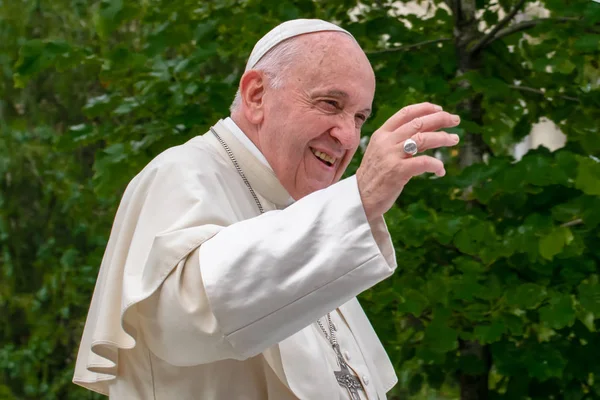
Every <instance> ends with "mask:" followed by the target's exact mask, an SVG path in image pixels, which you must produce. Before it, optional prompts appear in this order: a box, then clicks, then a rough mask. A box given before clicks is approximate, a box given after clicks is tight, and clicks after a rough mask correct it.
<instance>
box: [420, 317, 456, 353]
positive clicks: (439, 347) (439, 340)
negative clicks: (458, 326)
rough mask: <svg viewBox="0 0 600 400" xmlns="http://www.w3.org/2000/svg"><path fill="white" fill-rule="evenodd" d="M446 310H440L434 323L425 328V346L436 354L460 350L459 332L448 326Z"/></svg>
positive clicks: (433, 320)
mask: <svg viewBox="0 0 600 400" xmlns="http://www.w3.org/2000/svg"><path fill="white" fill-rule="evenodd" d="M448 323H449V321H448V316H447V313H446V311H445V310H443V309H438V310H436V312H435V313H434V317H433V319H432V321H431V322H430V323H429V325H428V326H427V328H425V336H424V337H423V346H424V347H426V348H427V349H428V350H431V351H432V352H434V353H446V352H449V351H452V350H456V349H457V348H458V332H457V331H456V330H454V329H452V328H451V327H449V326H448Z"/></svg>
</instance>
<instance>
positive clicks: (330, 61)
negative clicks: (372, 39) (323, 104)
mask: <svg viewBox="0 0 600 400" xmlns="http://www.w3.org/2000/svg"><path fill="white" fill-rule="evenodd" d="M301 40H302V46H301V50H300V51H301V52H302V54H301V55H299V57H298V62H297V63H295V64H294V66H293V69H292V71H290V73H291V74H292V76H293V79H294V80H295V81H296V82H298V83H300V84H301V85H302V86H303V88H304V89H305V90H306V91H308V92H309V93H310V92H313V91H318V92H321V91H326V92H329V93H330V94H335V95H339V96H340V97H348V100H356V101H359V102H361V103H369V105H370V103H371V102H372V100H373V96H374V93H375V75H374V73H373V69H372V68H371V65H370V63H369V60H368V59H367V57H366V55H365V54H364V52H363V51H362V49H361V48H360V47H359V45H358V44H357V43H356V42H355V41H354V40H353V39H352V38H351V37H349V36H348V35H346V34H345V33H340V32H319V33H315V34H310V35H305V37H302V38H301Z"/></svg>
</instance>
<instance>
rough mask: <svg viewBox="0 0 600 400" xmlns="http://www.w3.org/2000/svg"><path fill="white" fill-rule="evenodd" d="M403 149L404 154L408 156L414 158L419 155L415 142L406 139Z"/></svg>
mask: <svg viewBox="0 0 600 400" xmlns="http://www.w3.org/2000/svg"><path fill="white" fill-rule="evenodd" d="M402 148H403V149H404V152H405V153H406V154H408V155H411V156H414V155H415V154H417V151H418V149H417V142H415V141H414V140H412V139H406V140H405V141H404V145H403V146H402Z"/></svg>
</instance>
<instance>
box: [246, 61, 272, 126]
mask: <svg viewBox="0 0 600 400" xmlns="http://www.w3.org/2000/svg"><path fill="white" fill-rule="evenodd" d="M266 85H267V82H266V81H265V76H264V75H263V73H262V72H261V71H256V70H249V71H247V72H245V73H244V75H242V79H241V80H240V94H241V96H242V109H243V113H244V116H245V117H246V119H247V120H248V121H249V122H251V123H252V124H255V125H258V124H260V123H261V122H262V120H263V118H264V95H265V89H266Z"/></svg>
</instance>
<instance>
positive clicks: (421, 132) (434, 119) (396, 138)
mask: <svg viewBox="0 0 600 400" xmlns="http://www.w3.org/2000/svg"><path fill="white" fill-rule="evenodd" d="M459 123H460V118H459V117H458V116H457V115H453V114H450V113H447V112H445V111H442V108H441V107H440V106H437V105H434V104H431V103H421V104H414V105H410V106H407V107H404V108H403V109H401V110H400V111H398V112H397V113H396V114H394V115H393V116H392V117H390V119H388V120H387V121H386V122H385V123H384V124H383V125H382V126H381V128H379V129H378V130H377V131H375V133H373V135H372V136H371V140H370V142H369V145H368V146H367V150H366V152H365V155H364V157H363V160H362V162H361V164H360V167H359V168H358V171H357V172H356V178H357V181H358V189H359V191H360V196H361V199H362V202H363V207H364V209H365V212H366V214H367V219H368V220H369V221H372V220H374V219H376V218H378V217H380V216H381V215H383V213H385V212H386V211H387V210H389V209H390V208H391V207H392V205H393V204H394V201H396V198H397V197H398V196H399V195H400V193H401V192H402V189H403V188H404V186H405V185H406V184H407V183H408V181H409V180H410V178H412V177H413V176H417V175H421V174H422V173H425V172H430V173H434V174H436V175H437V176H444V175H445V174H446V170H445V169H444V164H443V163H442V162H441V161H440V160H438V159H437V158H435V157H431V156H426V155H415V156H411V155H410V154H408V153H407V152H405V151H404V147H403V146H404V143H405V141H406V140H407V139H412V140H414V141H415V143H416V145H417V149H418V152H419V153H421V152H423V151H425V150H429V149H435V148H438V147H447V146H454V145H456V144H457V143H458V135H455V134H448V133H446V132H437V130H438V129H443V128H450V127H453V126H456V125H458V124H459Z"/></svg>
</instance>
